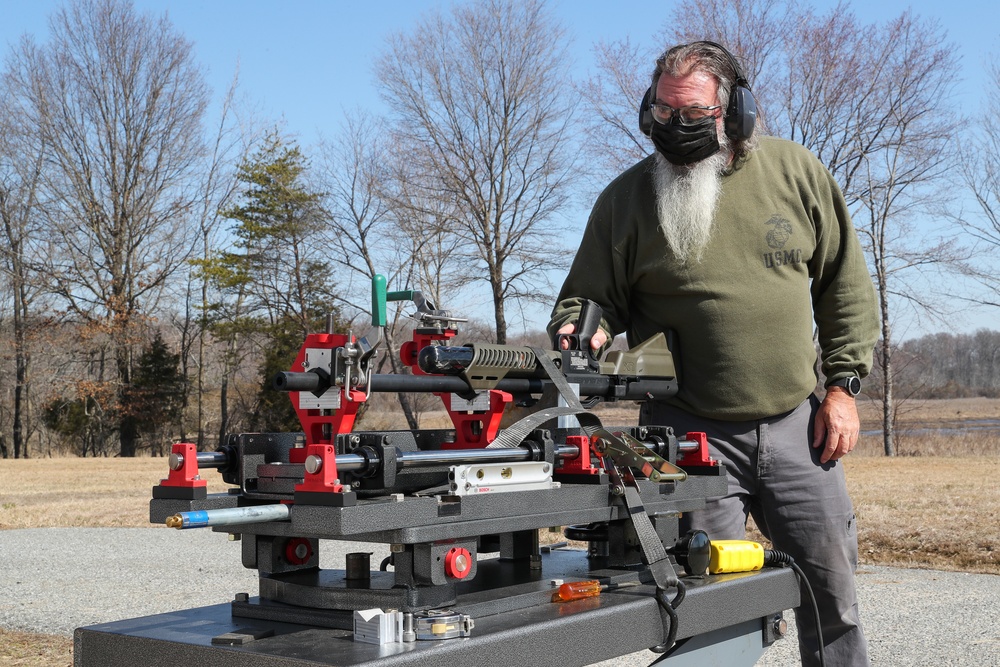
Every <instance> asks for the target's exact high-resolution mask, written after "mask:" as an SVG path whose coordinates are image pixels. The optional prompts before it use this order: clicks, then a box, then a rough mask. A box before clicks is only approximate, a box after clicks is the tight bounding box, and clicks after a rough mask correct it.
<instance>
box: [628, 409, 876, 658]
mask: <svg viewBox="0 0 1000 667" xmlns="http://www.w3.org/2000/svg"><path fill="white" fill-rule="evenodd" d="M818 407H819V400H818V399H817V398H816V397H815V396H810V397H809V398H808V399H807V400H805V401H803V403H802V404H801V405H799V406H798V407H797V408H795V409H794V410H792V411H791V412H787V413H785V414H782V415H778V416H776V417H770V418H767V419H758V420H753V421H741V422H730V421H719V420H712V419H705V418H703V417H696V416H694V415H691V414H689V413H686V412H684V411H683V410H680V409H678V408H674V407H671V406H668V405H665V404H663V403H647V404H646V405H645V406H644V407H643V408H642V415H641V419H640V422H642V423H645V424H660V425H663V426H671V427H673V429H674V431H675V432H676V433H677V434H678V436H679V437H682V438H683V437H684V434H685V433H687V432H689V431H702V432H705V433H707V434H708V443H709V449H710V452H711V455H712V456H713V457H715V458H716V459H718V460H720V461H722V463H723V465H725V467H726V472H727V473H728V474H729V490H728V493H727V494H726V495H725V496H724V497H722V498H714V499H711V500H709V501H708V504H707V506H706V508H705V509H704V510H698V511H697V512H690V513H688V514H687V515H686V516H685V520H684V521H682V524H681V531H682V532H681V534H682V535H683V534H684V531H686V530H688V529H691V528H697V529H701V530H704V531H705V532H706V533H708V536H709V538H711V539H719V540H723V539H743V538H744V536H745V534H746V521H747V516H748V514H749V515H751V516H753V518H754V521H755V522H756V524H757V526H758V527H759V528H760V530H761V532H762V533H763V534H764V535H765V536H766V537H767V538H768V539H770V540H771V542H772V544H773V545H774V548H775V549H777V550H779V551H784V552H785V553H787V554H789V555H790V556H791V557H792V558H794V559H795V562H796V563H797V564H798V565H799V567H801V568H802V571H803V572H804V573H805V575H806V578H807V579H808V580H809V583H810V584H811V585H812V588H813V592H814V593H815V595H816V603H817V605H818V606H819V612H820V618H821V623H822V629H823V643H824V645H825V647H824V653H825V658H826V664H827V665H830V666H831V667H832V666H833V665H868V664H869V662H868V644H867V642H866V640H865V635H864V631H863V630H862V627H861V621H860V618H859V616H858V600H857V592H856V589H855V583H854V571H855V569H856V568H857V564H858V536H857V530H856V526H855V520H854V508H853V506H852V505H851V499H850V498H849V497H848V494H847V485H846V483H845V481H844V469H843V466H841V465H838V464H837V463H836V462H830V463H827V464H825V465H823V464H820V462H819V454H820V452H821V449H813V447H812V446H811V442H812V432H813V431H812V424H813V418H814V416H815V414H816V409H817V408H818ZM795 620H796V626H797V627H798V631H799V652H800V654H801V656H802V664H803V665H808V666H811V665H817V664H819V656H818V650H817V649H818V642H817V640H816V622H815V620H814V615H813V611H812V606H811V605H810V604H809V602H808V597H807V594H806V592H805V589H803V591H802V606H801V607H799V608H798V609H796V610H795Z"/></svg>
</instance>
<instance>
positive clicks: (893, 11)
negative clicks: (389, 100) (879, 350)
mask: <svg viewBox="0 0 1000 667" xmlns="http://www.w3.org/2000/svg"><path fill="white" fill-rule="evenodd" d="M687 1H689V2H693V1H695V0H687ZM60 4H61V3H60V2H57V1H55V0H0V45H4V46H6V45H9V44H12V43H14V42H15V41H16V40H17V38H18V37H19V36H20V35H21V34H23V33H26V32H27V33H32V34H34V35H35V36H36V38H38V39H39V40H40V41H42V40H44V38H45V35H46V34H47V31H48V27H47V21H48V15H49V14H51V13H52V12H53V11H54V10H55V9H56V8H57V7H59V6H60ZM135 4H136V6H137V7H138V8H139V9H140V10H145V11H151V12H154V13H156V14H161V13H163V12H167V13H168V15H169V17H170V19H171V20H172V21H173V23H174V25H175V26H176V27H177V28H178V29H179V30H180V31H181V32H183V33H184V34H185V35H186V36H187V37H188V39H190V40H192V41H193V42H194V44H195V52H196V55H197V58H198V59H199V61H200V62H201V63H202V65H203V66H204V67H205V69H206V71H207V73H208V81H209V83H210V85H211V86H212V87H213V89H214V90H215V92H216V94H217V95H221V94H222V92H224V90H225V89H226V87H227V86H228V83H229V81H230V80H231V78H232V76H233V73H234V71H235V69H236V65H237V62H239V69H240V82H241V90H242V91H243V92H244V94H246V95H248V96H249V97H250V98H251V99H252V100H255V101H256V102H257V103H258V104H259V105H260V107H261V111H262V113H264V114H265V115H266V116H267V117H269V118H273V119H276V120H277V119H281V118H283V119H284V120H285V123H286V127H287V129H288V130H289V131H291V132H293V133H295V134H296V135H298V137H299V139H300V140H301V142H302V143H303V145H304V146H308V145H310V144H311V143H313V142H314V141H315V140H316V139H317V137H318V136H319V135H320V134H326V135H328V136H329V135H333V134H335V132H336V129H337V127H338V125H339V123H340V120H341V118H342V116H343V111H344V110H347V109H354V108H356V107H361V108H364V107H372V108H377V106H378V105H379V104H381V101H380V99H379V96H378V94H377V90H376V89H375V86H374V84H373V79H374V77H373V74H372V69H371V63H372V61H373V60H374V58H375V57H376V55H377V54H378V53H379V52H380V51H381V50H382V48H383V46H384V44H385V40H386V38H387V37H388V36H389V35H391V34H392V33H395V32H398V31H401V30H402V31H405V30H407V28H408V27H409V26H411V25H412V24H413V23H414V21H415V20H416V18H417V17H419V16H420V15H421V14H423V13H424V12H426V11H427V10H430V9H437V8H444V9H446V8H447V7H449V6H450V5H451V4H452V3H450V2H443V1H437V0H377V1H367V0H328V1H326V2H322V1H319V0H298V1H296V0H284V1H280V2H279V1H278V0H269V1H264V0H135ZM549 4H550V6H551V7H552V9H553V11H554V13H555V15H556V17H557V18H558V19H559V20H560V21H561V22H562V24H563V25H564V26H565V28H566V29H567V32H568V33H569V37H570V38H571V39H572V41H571V42H570V44H569V49H570V55H571V56H572V57H573V58H574V60H575V63H576V64H575V67H576V71H577V73H578V74H579V75H580V76H581V77H582V76H585V75H586V74H587V73H588V70H589V69H590V67H591V59H590V50H591V46H592V45H593V44H594V43H595V42H596V41H598V40H601V39H603V40H607V41H613V40H617V39H623V38H625V37H629V38H631V40H632V41H633V42H634V43H637V44H640V45H645V44H648V43H650V42H651V41H652V39H653V38H654V36H655V35H658V34H660V32H661V31H662V29H663V27H664V23H665V20H666V18H667V15H668V14H669V13H670V11H671V9H672V7H673V6H674V5H673V4H672V3H666V2H664V3H659V2H655V1H648V0H647V1H646V2H638V1H636V0H550V3H549ZM814 4H815V6H816V7H817V9H818V10H821V11H824V10H826V9H827V8H829V7H831V6H833V5H834V4H836V3H835V2H834V1H833V0H817V2H815V3H814ZM846 4H847V5H848V6H849V7H850V8H851V10H852V11H854V12H855V13H856V14H857V15H858V17H859V18H860V19H861V20H863V21H866V22H875V21H879V22H880V21H885V20H888V19H890V18H893V17H895V16H898V15H899V13H901V12H902V11H903V10H905V9H906V8H907V7H911V8H912V9H913V11H914V12H915V13H916V14H918V15H920V16H923V17H927V18H934V19H937V20H939V21H940V23H941V25H942V27H944V28H945V30H947V32H948V37H949V38H950V39H951V40H952V41H953V42H955V44H956V46H957V48H958V49H959V50H960V53H961V56H962V63H963V67H964V77H965V80H964V82H963V83H962V85H961V86H960V88H959V91H958V99H957V100H956V108H961V109H962V111H968V110H972V109H975V108H976V107H978V105H979V102H980V98H981V96H980V93H979V91H980V90H981V89H982V88H983V87H984V86H987V85H992V86H996V85H997V82H989V81H987V80H986V75H985V72H984V69H983V64H984V62H985V59H986V58H987V56H988V54H989V53H991V52H1000V6H998V5H997V3H996V2H995V0H964V1H962V2H949V1H947V0H916V1H915V2H905V1H903V0H883V1H881V2H871V1H870V0H869V1H867V2H859V1H857V0H855V1H854V2H850V3H846ZM657 7H660V8H662V9H661V10H657ZM582 224H583V220H581V222H580V225H581V228H582ZM981 326H985V327H990V328H1000V313H991V312H984V313H982V314H977V313H972V315H971V316H970V317H968V318H967V321H965V322H964V323H962V324H959V325H957V329H958V330H971V329H974V328H976V327H981ZM940 328H941V327H940V326H934V325H932V326H930V327H929V329H930V330H938V329H940ZM911 333H920V331H919V330H914V331H913V332H911Z"/></svg>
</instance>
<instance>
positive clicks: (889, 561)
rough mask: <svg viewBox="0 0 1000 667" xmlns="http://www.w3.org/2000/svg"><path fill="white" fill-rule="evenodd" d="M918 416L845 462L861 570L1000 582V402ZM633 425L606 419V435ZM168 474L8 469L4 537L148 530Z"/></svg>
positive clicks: (930, 408)
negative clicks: (610, 428)
mask: <svg viewBox="0 0 1000 667" xmlns="http://www.w3.org/2000/svg"><path fill="white" fill-rule="evenodd" d="M861 408H862V422H863V428H865V429H877V428H878V425H879V417H878V412H877V409H876V408H875V407H874V406H872V405H871V404H869V403H865V402H863V403H862V405H861ZM910 408H911V409H910V410H908V411H907V412H906V413H905V414H904V415H903V421H902V424H901V427H900V433H899V442H898V444H897V451H898V453H899V455H898V456H896V457H894V458H886V457H885V456H883V455H882V442H881V438H880V437H878V436H869V435H866V436H862V441H861V443H860V444H859V446H858V448H857V450H855V452H854V453H853V454H852V455H851V456H849V457H848V458H847V459H846V460H845V469H846V471H847V477H848V485H849V486H850V489H851V494H852V497H853V499H854V504H855V508H856V511H857V514H858V527H859V539H860V551H861V561H862V563H863V564H879V565H894V566H899V567H913V568H932V569H942V570H958V571H965V572H979V573H990V574H1000V556H998V553H1000V493H998V492H997V491H998V484H997V480H998V479H1000V431H997V430H993V431H975V430H962V429H961V423H962V422H965V421H966V420H1000V400H987V399H956V400H947V401H922V402H919V403H913V404H911V405H910ZM633 415H634V413H633V412H631V411H625V410H622V411H619V410H609V411H606V412H604V411H602V419H603V420H604V421H605V423H609V424H613V423H617V424H622V423H626V422H627V421H628V420H630V418H633ZM362 428H363V427H362ZM942 428H943V429H953V430H950V431H946V432H944V433H941V432H936V431H935V429H942ZM166 471H167V468H166V460H165V459H162V458H158V459H154V458H138V459H77V458H52V459H28V460H16V461H15V460H0V529H17V528H38V527H56V526H95V527H96V526H148V525H149V524H148V523H147V516H148V502H149V494H150V489H151V488H152V487H153V486H154V485H155V484H157V483H158V482H159V480H160V478H162V477H164V476H165V475H166ZM207 479H208V480H209V491H210V492H216V491H222V490H224V489H225V488H226V487H225V485H224V484H222V483H221V479H220V477H219V475H218V474H217V473H215V472H214V471H209V472H208V473H207ZM0 535H2V533H0ZM0 539H2V538H0ZM71 649H72V640H71V639H70V638H66V637H50V636H45V635H33V634H27V633H17V632H10V631H5V630H3V629H0V664H2V665H11V666H12V667H15V666H16V667H21V666H28V665H31V666H33V667H41V666H44V667H66V666H67V665H70V664H71V662H72V658H71Z"/></svg>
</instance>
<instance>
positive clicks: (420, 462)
mask: <svg viewBox="0 0 1000 667" xmlns="http://www.w3.org/2000/svg"><path fill="white" fill-rule="evenodd" d="M579 453H580V449H579V448H578V447H575V446H573V445H561V446H559V447H556V458H570V457H573V456H576V455H578V454H579ZM340 458H341V457H339V456H338V457H337V469H338V470H339V469H340ZM399 460H400V462H401V464H402V467H404V468H424V467H429V466H437V465H451V464H457V463H508V462H511V461H530V460H531V452H530V451H528V450H527V449H523V448H521V447H513V448H511V449H499V448H498V449H440V450H421V451H417V452H403V453H401V454H400V455H399Z"/></svg>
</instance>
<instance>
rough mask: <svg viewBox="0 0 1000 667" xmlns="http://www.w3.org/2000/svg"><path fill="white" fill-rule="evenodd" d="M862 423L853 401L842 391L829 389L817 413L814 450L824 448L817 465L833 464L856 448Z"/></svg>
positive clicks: (814, 428) (836, 388)
mask: <svg viewBox="0 0 1000 667" xmlns="http://www.w3.org/2000/svg"><path fill="white" fill-rule="evenodd" d="M860 431H861V420H860V419H858V406H857V404H856V403H855V402H854V397H853V396H851V395H850V394H849V393H847V390H846V389H843V388H842V387H830V388H828V389H827V390H826V398H824V399H823V403H822V404H821V405H820V406H819V410H818V411H817V412H816V423H815V426H814V427H813V444H812V446H813V447H823V453H822V454H821V455H820V457H819V460H820V463H827V462H829V461H836V460H838V459H840V458H841V457H843V456H845V455H846V454H849V453H850V451H851V450H852V449H854V446H855V445H857V444H858V434H859V433H860Z"/></svg>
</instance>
